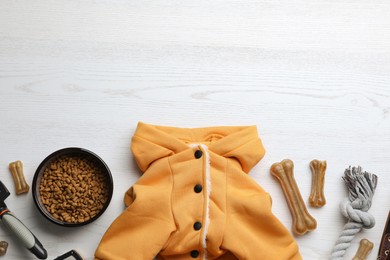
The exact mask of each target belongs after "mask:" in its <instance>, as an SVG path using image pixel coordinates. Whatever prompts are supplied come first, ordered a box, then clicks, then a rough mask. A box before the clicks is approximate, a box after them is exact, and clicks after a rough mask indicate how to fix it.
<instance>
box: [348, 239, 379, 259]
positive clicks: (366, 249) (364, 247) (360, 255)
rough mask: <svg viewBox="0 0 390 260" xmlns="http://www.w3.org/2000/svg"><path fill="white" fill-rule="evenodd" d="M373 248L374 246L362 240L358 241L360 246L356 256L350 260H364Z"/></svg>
mask: <svg viewBox="0 0 390 260" xmlns="http://www.w3.org/2000/svg"><path fill="white" fill-rule="evenodd" d="M373 247H374V244H373V243H372V242H371V241H369V240H367V239H365V238H363V239H362V240H360V245H359V248H358V250H357V252H356V255H355V257H354V258H352V260H364V259H366V258H367V256H368V254H369V253H370V252H371V250H372V248H373Z"/></svg>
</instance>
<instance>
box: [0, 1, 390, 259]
mask: <svg viewBox="0 0 390 260" xmlns="http://www.w3.org/2000/svg"><path fill="white" fill-rule="evenodd" d="M138 121H144V122H146V123H152V124H161V125H171V126H178V127H201V126H212V125H253V124H254V125H257V126H258V129H259V134H260V135H261V137H262V140H263V142H264V145H265V148H266V149H267V154H266V156H265V158H264V159H263V160H262V161H261V162H260V163H259V164H258V165H257V166H256V167H255V168H254V169H253V170H252V171H251V173H250V175H251V176H252V177H253V178H254V179H255V180H256V181H257V182H258V183H259V184H260V185H261V186H263V187H264V188H265V189H266V190H267V191H268V192H270V193H271V195H272V197H273V212H274V214H275V215H276V216H277V217H278V218H279V219H280V220H281V221H282V222H283V223H284V224H285V225H286V227H287V228H288V229H291V216H290V212H289V210H288V207H287V204H286V201H285V199H284V196H283V193H282V190H281V188H280V186H279V184H278V182H277V181H276V180H275V179H274V178H273V177H272V176H271V175H270V173H269V167H270V165H271V164H272V163H273V162H276V161H280V160H282V159H284V158H291V159H293V160H294V162H295V165H296V166H295V169H296V170H295V172H296V178H297V180H299V181H298V185H299V188H300V189H301V193H302V196H303V198H304V199H305V201H307V199H308V197H309V194H310V187H311V173H310V170H309V162H310V160H312V159H314V158H318V159H326V160H327V161H328V170H327V174H326V183H325V195H326V197H327V204H326V206H325V207H323V208H321V209H314V208H311V207H308V209H309V211H310V213H311V214H312V215H313V216H314V217H315V218H316V219H317V221H318V228H317V229H316V230H315V231H314V232H311V233H309V234H307V235H305V236H302V237H296V240H297V242H298V244H299V246H300V251H301V253H302V256H303V258H304V259H327V258H328V257H329V255H330V252H331V250H332V247H333V245H334V243H335V241H336V240H337V238H338V235H339V233H340V231H341V229H342V227H343V225H344V224H345V223H346V219H345V218H344V217H343V216H342V215H341V213H340V210H339V203H340V201H341V200H342V199H343V198H344V197H346V195H347V190H346V187H345V185H344V183H343V181H342V179H341V176H342V175H343V172H344V169H345V168H346V167H348V166H349V165H358V164H359V165H361V166H363V167H364V169H365V170H367V171H370V172H373V173H375V174H377V175H378V178H379V184H378V187H377V190H376V195H375V197H374V201H373V205H372V208H371V210H370V212H371V213H372V214H373V215H374V216H375V218H376V221H377V224H376V226H375V227H374V228H373V229H370V230H364V231H363V232H361V233H359V235H358V236H357V237H356V238H355V240H354V241H353V244H352V246H351V248H350V249H349V250H348V252H347V254H346V259H351V258H352V257H353V255H354V254H355V252H356V250H357V247H358V243H359V241H360V239H362V238H368V239H369V240H371V241H372V242H374V244H375V247H374V249H373V252H372V253H371V254H370V256H369V259H376V254H377V252H378V244H379V241H380V237H381V234H382V231H383V227H384V223H385V219H386V215H387V213H388V210H389V209H390V200H389V197H390V189H389V187H390V173H389V171H390V163H389V162H390V2H389V1H385V0H379V1H368V0H354V1H352V0H339V1H333V0H318V1H303V0H301V1H298V0H280V1H265V0H215V1H202V0H200V1H199V0H198V1H195V0H193V1H182V0H180V1H179V0H172V1H162V0H161V1H159V0H154V1H124V0H112V1H108V0H106V1H104V0H103V1H92V0H83V1H80V0H66V1H65V0H57V1H42V0H37V1H27V0H2V1H0V175H1V177H0V180H1V181H3V182H4V183H5V184H6V185H7V186H8V187H9V188H10V190H11V192H13V182H12V179H11V174H10V173H9V171H8V163H9V162H12V161H15V160H17V159H20V160H22V161H23V162H24V165H25V175H26V178H27V180H28V181H29V183H31V182H32V178H33V174H34V172H35V170H36V168H37V166H38V165H39V163H40V162H41V161H42V160H43V159H44V158H45V157H46V156H47V155H48V154H50V153H51V152H53V151H55V150H58V149H60V148H64V147H71V146H77V147H83V148H87V149H90V150H92V151H94V152H96V153H97V154H99V155H100V156H101V157H102V158H103V159H104V160H105V161H106V163H107V164H108V165H109V167H110V168H111V170H112V173H113V178H114V185H115V192H114V196H113V198H112V201H111V204H110V206H109V208H108V210H107V211H106V212H105V213H104V215H102V216H101V218H99V219H98V220H97V221H96V222H94V223H92V224H90V225H87V226H85V227H82V228H73V229H71V228H61V227H58V226H55V225H54V224H52V223H50V222H48V221H47V220H45V219H44V218H43V217H42V216H41V215H40V214H39V213H38V211H37V209H36V208H35V206H34V205H33V201H32V196H31V191H30V192H29V193H28V194H27V195H21V196H16V195H15V194H14V193H13V194H11V196H10V197H9V198H8V199H7V204H8V206H9V208H10V209H11V210H12V211H13V212H14V213H15V214H16V215H17V216H18V217H19V218H20V219H21V220H22V221H23V222H24V223H25V224H26V225H27V226H28V227H30V228H31V230H32V231H33V232H34V233H35V234H36V236H37V237H38V238H39V239H40V240H41V241H42V242H43V244H44V246H45V247H46V248H47V250H48V252H49V259H53V258H54V257H56V256H58V255H60V254H62V253H65V252H66V251H68V250H70V249H77V250H78V251H79V252H81V253H82V254H83V255H84V256H85V257H86V259H92V256H93V252H94V250H95V248H96V246H97V244H98V243H99V241H100V239H101V236H102V235H103V233H104V232H105V230H106V229H107V227H108V226H109V225H110V224H111V222H112V221H113V220H114V219H115V218H116V217H117V216H118V215H119V214H120V212H121V211H122V210H123V208H124V206H123V203H122V198H123V194H124V192H125V191H126V190H127V189H128V188H129V187H130V186H131V185H132V184H133V183H134V182H135V181H136V180H137V178H138V177H139V171H138V169H137V168H136V165H135V162H134V161H133V157H132V154H131V152H130V149H129V146H130V140H131V137H132V135H133V133H134V130H135V127H136V124H137V122H138ZM259 221H261V220H259ZM0 240H6V241H8V242H9V244H10V245H9V249H8V253H7V255H6V256H5V257H3V258H4V259H10V260H13V259H34V258H33V255H31V254H30V253H29V252H28V251H27V250H24V249H23V248H21V247H19V246H18V245H17V242H16V240H15V239H14V237H13V236H12V235H11V234H10V233H9V232H8V231H7V230H6V229H5V228H3V227H1V228H0ZM0 259H2V258H1V257H0Z"/></svg>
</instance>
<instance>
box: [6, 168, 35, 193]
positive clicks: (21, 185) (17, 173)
mask: <svg viewBox="0 0 390 260" xmlns="http://www.w3.org/2000/svg"><path fill="white" fill-rule="evenodd" d="M9 170H10V171H11V174H12V178H13V179H14V183H15V190H16V194H17V195H19V194H22V193H26V192H28V190H29V188H30V186H28V184H27V183H26V180H25V178H24V174H23V163H22V162H21V161H16V162H12V163H10V164H9Z"/></svg>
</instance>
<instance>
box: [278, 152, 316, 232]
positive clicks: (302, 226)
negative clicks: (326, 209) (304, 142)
mask: <svg viewBox="0 0 390 260" xmlns="http://www.w3.org/2000/svg"><path fill="white" fill-rule="evenodd" d="M293 170H294V163H293V162H292V161H291V160H289V159H286V160H283V161H281V162H280V163H274V164H273V165H272V166H271V174H272V175H273V176H275V177H276V178H277V179H278V180H279V182H280V184H281V186H282V189H283V192H284V195H285V197H286V200H287V203H288V206H289V208H290V211H291V214H292V218H293V223H292V231H293V233H294V234H296V235H304V234H306V233H307V232H308V231H311V230H314V229H315V228H316V227H317V222H316V220H315V219H314V218H313V217H312V216H311V215H310V214H309V212H308V211H307V209H306V206H305V203H304V202H303V199H302V196H301V193H300V192H299V189H298V186H297V183H296V182H295V179H294V173H293Z"/></svg>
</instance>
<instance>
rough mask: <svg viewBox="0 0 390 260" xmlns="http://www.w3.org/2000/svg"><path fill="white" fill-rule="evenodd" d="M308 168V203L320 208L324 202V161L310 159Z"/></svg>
mask: <svg viewBox="0 0 390 260" xmlns="http://www.w3.org/2000/svg"><path fill="white" fill-rule="evenodd" d="M310 169H311V173H312V179H311V193H310V197H309V204H310V206H312V207H316V208H320V207H322V206H324V205H325V204H326V199H325V195H324V183H325V171H326V161H320V160H312V161H311V162H310Z"/></svg>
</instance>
